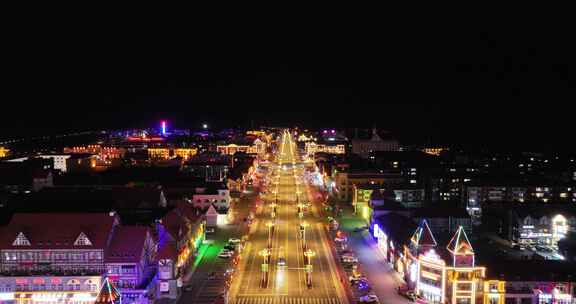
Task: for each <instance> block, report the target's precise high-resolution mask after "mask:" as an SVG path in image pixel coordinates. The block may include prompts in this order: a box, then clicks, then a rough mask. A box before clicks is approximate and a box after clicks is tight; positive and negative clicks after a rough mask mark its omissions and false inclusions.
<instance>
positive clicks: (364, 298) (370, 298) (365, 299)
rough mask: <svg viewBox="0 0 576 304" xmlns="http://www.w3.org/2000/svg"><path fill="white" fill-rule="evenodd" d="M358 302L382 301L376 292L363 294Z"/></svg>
mask: <svg viewBox="0 0 576 304" xmlns="http://www.w3.org/2000/svg"><path fill="white" fill-rule="evenodd" d="M358 302H360V303H380V301H379V300H378V297H377V296H376V295H374V294H369V295H365V296H362V297H360V299H358Z"/></svg>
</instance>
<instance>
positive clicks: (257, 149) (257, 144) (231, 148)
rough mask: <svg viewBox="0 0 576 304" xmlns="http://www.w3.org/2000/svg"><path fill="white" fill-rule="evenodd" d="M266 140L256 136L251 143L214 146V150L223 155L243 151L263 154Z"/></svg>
mask: <svg viewBox="0 0 576 304" xmlns="http://www.w3.org/2000/svg"><path fill="white" fill-rule="evenodd" d="M266 146H267V145H266V142H264V141H262V140H260V139H259V138H256V139H255V140H254V142H253V143H252V144H249V145H245V144H234V143H231V144H227V145H218V146H216V151H217V152H218V153H221V154H225V155H234V153H236V152H244V153H248V154H259V155H261V154H265V153H266Z"/></svg>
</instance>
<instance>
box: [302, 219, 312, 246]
mask: <svg viewBox="0 0 576 304" xmlns="http://www.w3.org/2000/svg"><path fill="white" fill-rule="evenodd" d="M308 226H310V224H308V223H306V222H302V223H300V232H301V235H302V248H304V250H306V248H307V245H306V227H308Z"/></svg>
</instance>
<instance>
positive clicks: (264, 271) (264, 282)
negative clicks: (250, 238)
mask: <svg viewBox="0 0 576 304" xmlns="http://www.w3.org/2000/svg"><path fill="white" fill-rule="evenodd" d="M260 255H261V256H262V258H263V263H262V280H261V286H262V288H266V287H268V267H269V263H268V258H269V257H270V249H262V250H260Z"/></svg>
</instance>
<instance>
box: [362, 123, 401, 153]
mask: <svg viewBox="0 0 576 304" xmlns="http://www.w3.org/2000/svg"><path fill="white" fill-rule="evenodd" d="M399 150H400V144H399V143H398V141H397V140H395V139H382V138H381V137H380V136H379V135H378V133H377V132H376V129H373V130H372V138H370V139H356V138H355V139H352V153H354V154H358V155H359V156H361V157H363V158H368V157H369V155H370V153H372V152H375V151H399Z"/></svg>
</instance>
